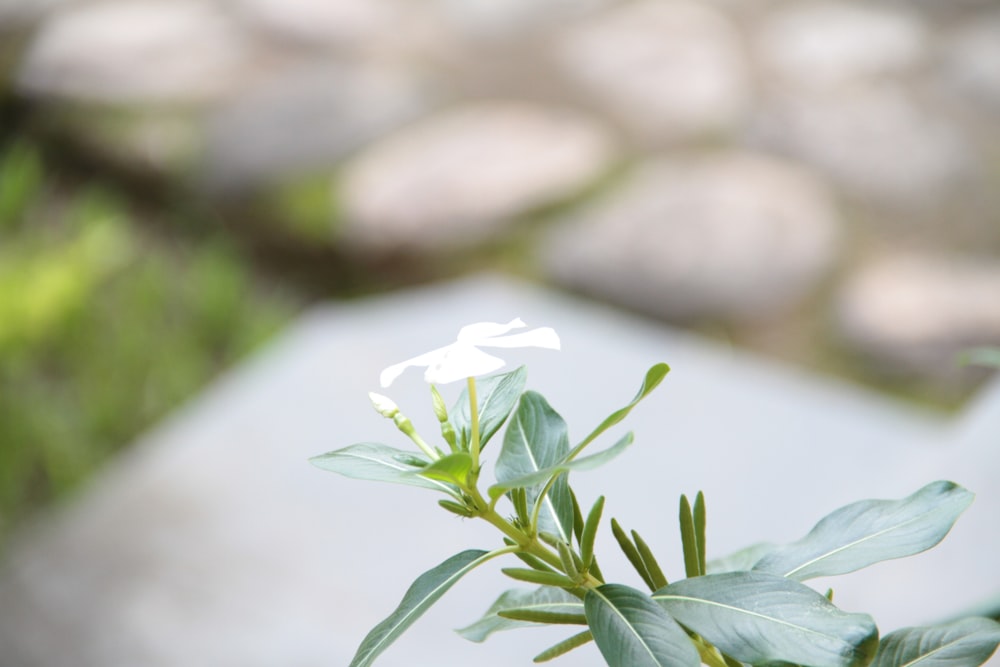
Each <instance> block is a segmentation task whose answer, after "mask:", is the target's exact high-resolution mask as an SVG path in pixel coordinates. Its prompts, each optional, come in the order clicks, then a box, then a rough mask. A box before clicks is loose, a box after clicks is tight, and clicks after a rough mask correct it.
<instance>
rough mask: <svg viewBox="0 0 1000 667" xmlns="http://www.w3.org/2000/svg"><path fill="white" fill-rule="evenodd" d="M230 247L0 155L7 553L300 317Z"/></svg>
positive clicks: (25, 152)
mask: <svg viewBox="0 0 1000 667" xmlns="http://www.w3.org/2000/svg"><path fill="white" fill-rule="evenodd" d="M296 307H297V304H296V299H295V298H294V297H292V296H290V295H288V294H282V293H279V292H277V291H276V290H274V289H268V288H266V287H264V286H262V285H261V284H260V283H259V282H258V281H257V280H255V278H254V276H253V273H252V272H251V270H250V268H249V267H248V266H247V264H246V262H245V260H243V258H242V257H241V256H240V255H239V254H238V253H236V252H235V251H233V250H232V249H231V248H230V247H229V245H228V244H227V242H226V241H225V239H223V238H221V237H218V236H216V235H212V234H211V233H206V234H205V235H204V236H202V237H200V238H197V239H192V238H190V237H181V236H176V237H174V236H170V235H169V234H164V233H162V232H153V231H151V229H150V227H149V226H146V225H142V224H139V221H137V220H136V219H134V218H133V217H132V216H131V215H130V214H129V213H128V212H127V211H126V210H125V207H124V206H122V205H121V204H120V203H119V202H118V201H116V199H115V197H114V196H113V195H112V194H110V193H108V192H106V191H103V190H101V189H98V188H95V187H94V186H92V185H90V184H87V183H67V182H64V181H63V180H62V179H60V177H59V174H58V173H53V172H51V171H49V170H48V169H47V166H46V165H43V164H42V162H41V160H40V158H39V157H38V155H37V153H36V152H35V151H34V150H33V149H32V147H31V146H30V145H27V144H24V143H16V144H13V145H11V146H8V147H7V148H6V149H3V148H0V542H2V540H3V538H4V537H5V536H6V535H7V534H9V531H10V530H11V529H12V528H13V527H15V526H16V525H17V524H19V523H20V522H21V521H22V520H23V519H24V518H25V517H26V516H27V515H29V514H30V513H31V512H32V511H33V510H35V509H37V508H38V507H41V506H44V505H46V504H48V503H50V502H52V501H54V500H56V499H58V498H60V497H62V496H63V495H65V494H66V493H68V492H70V491H71V490H73V489H74V488H76V487H77V486H79V485H80V484H81V483H82V482H83V481H84V480H85V479H87V477H88V476H90V474H91V473H92V472H93V471H94V470H95V469H96V468H97V467H98V466H100V465H101V464H102V463H103V462H104V461H106V460H107V459H108V457H109V456H110V455H111V454H113V453H114V452H115V451H117V450H118V449H120V448H121V447H123V446H125V445H126V444H128V443H129V442H130V441H132V440H133V439H134V438H135V437H136V436H137V435H138V434H140V433H141V432H142V431H144V430H145V429H147V428H149V427H150V426H151V425H152V424H154V423H155V422H156V421H157V420H159V419H161V418H162V417H163V416H164V415H165V414H167V413H168V412H170V411H171V410H173V409H174V408H176V407H177V406H178V405H179V404H180V403H181V402H183V401H184V400H185V399H187V398H188V397H190V396H191V395H193V394H194V393H195V392H197V390H198V389H199V388H200V387H202V386H204V385H205V384H206V383H207V382H208V381H210V380H211V379H212V378H213V377H215V376H216V375H218V374H219V373H220V371H222V370H224V369H225V368H228V367H230V366H231V365H233V364H234V363H235V362H236V361H237V360H239V359H240V358H242V357H244V356H245V355H247V354H248V353H249V352H251V351H252V350H254V349H255V348H257V347H258V346H259V345H260V344H261V343H262V342H264V341H265V340H267V339H268V338H269V337H270V336H271V335H273V334H274V333H275V332H277V331H278V330H279V329H280V328H281V326H282V324H283V323H285V322H286V321H287V320H288V319H289V318H290V317H291V316H292V315H293V314H294V312H295V310H296Z"/></svg>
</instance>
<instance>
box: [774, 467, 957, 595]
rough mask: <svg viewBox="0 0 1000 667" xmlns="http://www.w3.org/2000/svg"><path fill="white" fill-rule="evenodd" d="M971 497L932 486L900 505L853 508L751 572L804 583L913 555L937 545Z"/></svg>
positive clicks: (867, 503) (868, 503)
mask: <svg viewBox="0 0 1000 667" xmlns="http://www.w3.org/2000/svg"><path fill="white" fill-rule="evenodd" d="M972 498H973V494H972V493H970V492H968V491H966V490H965V489H963V488H962V487H960V486H958V485H957V484H955V483H954V482H933V483H931V484H928V485H927V486H925V487H924V488H922V489H920V490H919V491H917V492H916V493H914V494H913V495H911V496H909V497H907V498H904V499H902V500H862V501H859V502H856V503H852V504H850V505H847V506H846V507H842V508H840V509H838V510H836V511H835V512H833V513H832V514H829V515H827V516H826V517H825V518H824V519H822V520H821V521H820V522H819V523H818V524H816V527H815V528H813V529H812V531H810V533H809V534H808V535H806V536H805V537H804V538H802V539H801V540H799V541H798V542H795V543H794V544H790V545H788V546H786V547H783V548H780V549H778V550H776V551H774V552H773V553H771V554H768V555H766V556H764V557H763V558H762V559H761V560H760V562H758V563H757V564H756V565H754V569H755V570H759V571H761V572H771V573H773V574H780V575H783V576H786V577H790V578H792V579H796V580H798V581H803V580H805V579H810V578H812V577H822V576H829V575H834V574H844V573H846V572H853V571H854V570H859V569H861V568H863V567H867V566H869V565H872V564H873V563H877V562H879V561H883V560H888V559H891V558H902V557H903V556H911V555H913V554H916V553H920V552H921V551H925V550H926V549H929V548H931V547H932V546H934V545H935V544H937V543H938V542H940V541H941V540H942V539H943V538H944V536H945V535H946V534H947V533H948V531H949V530H951V527H952V525H953V524H954V523H955V520H956V519H958V516H959V515H960V514H961V513H962V512H963V511H964V510H965V508H966V507H968V506H969V504H970V503H971V502H972Z"/></svg>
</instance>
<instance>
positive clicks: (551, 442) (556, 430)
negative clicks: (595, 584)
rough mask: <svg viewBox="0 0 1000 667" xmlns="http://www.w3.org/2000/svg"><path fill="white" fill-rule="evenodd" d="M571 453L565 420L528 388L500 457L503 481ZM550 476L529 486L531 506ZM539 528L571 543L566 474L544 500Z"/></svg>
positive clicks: (498, 474) (550, 464) (498, 467)
mask: <svg viewBox="0 0 1000 667" xmlns="http://www.w3.org/2000/svg"><path fill="white" fill-rule="evenodd" d="M568 452H569V433H568V430H567V427H566V422H565V421H564V420H563V418H562V417H560V416H559V413H557V412H556V411H555V410H553V409H552V407H551V406H550V405H549V404H548V402H547V401H546V400H545V398H544V397H542V395H541V394H538V393H536V392H533V391H526V392H524V394H522V395H521V401H520V403H518V406H517V409H516V410H515V411H514V414H513V416H512V417H511V419H510V423H509V424H508V425H507V432H506V433H505V434H504V440H503V447H502V448H501V449H500V455H499V457H497V463H496V477H497V481H498V482H499V483H500V484H503V483H504V482H508V481H510V480H516V479H519V478H522V477H525V476H527V475H530V474H534V473H537V472H538V471H540V470H545V469H547V468H551V467H553V466H555V465H556V464H558V463H560V462H561V461H563V459H565V457H566V455H567V453H568ZM548 477H549V476H545V477H543V478H542V480H541V481H540V482H539V483H538V484H535V485H533V486H531V487H530V488H528V507H529V510H533V508H534V505H535V502H536V500H537V498H538V496H539V494H540V493H541V491H542V488H543V487H544V481H545V480H547V479H548ZM495 497H496V496H495ZM538 520H539V526H538V528H539V530H545V531H547V532H550V533H553V534H555V535H558V536H559V538H560V539H562V540H563V541H564V542H567V543H569V542H570V540H571V536H572V534H573V498H572V497H571V496H570V495H569V486H568V485H567V484H566V480H565V477H563V478H562V481H561V482H560V481H559V480H557V481H556V483H555V484H554V485H553V487H552V489H551V491H550V492H549V493H548V494H547V495H546V496H545V498H544V499H543V500H542V507H541V508H540V512H539V519H538Z"/></svg>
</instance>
